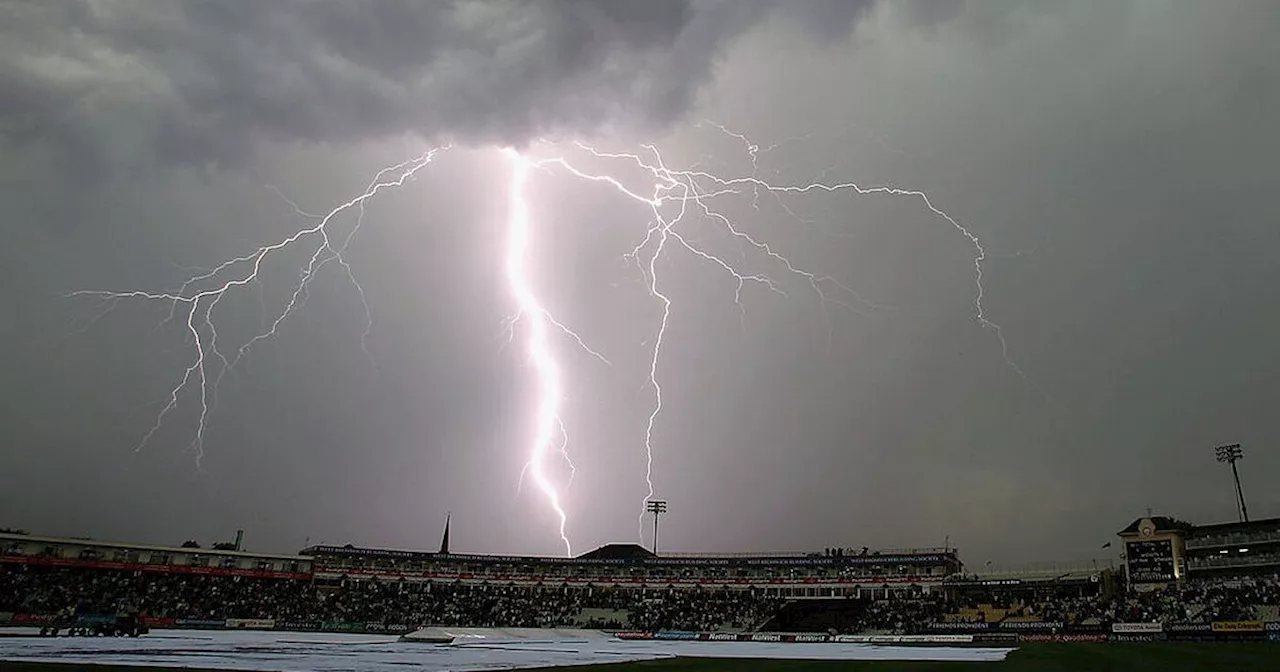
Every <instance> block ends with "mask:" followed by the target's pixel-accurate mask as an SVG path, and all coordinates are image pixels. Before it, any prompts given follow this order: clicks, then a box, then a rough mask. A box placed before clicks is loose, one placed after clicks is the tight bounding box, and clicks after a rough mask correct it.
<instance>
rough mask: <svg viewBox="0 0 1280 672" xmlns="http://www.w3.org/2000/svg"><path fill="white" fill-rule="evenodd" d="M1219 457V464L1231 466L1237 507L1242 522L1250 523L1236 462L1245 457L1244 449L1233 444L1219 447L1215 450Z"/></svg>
mask: <svg viewBox="0 0 1280 672" xmlns="http://www.w3.org/2000/svg"><path fill="white" fill-rule="evenodd" d="M1213 452H1214V454H1215V455H1217V457H1218V461H1219V462H1226V463H1228V464H1230V465H1231V476H1232V477H1233V478H1234V479H1235V481H1236V506H1237V507H1238V508H1239V513H1240V520H1243V521H1244V522H1246V523H1247V522H1249V507H1248V506H1246V505H1245V503H1244V490H1242V489H1240V472H1239V471H1237V470H1236V461H1237V460H1239V459H1241V458H1243V457H1244V449H1243V448H1241V447H1240V444H1238V443H1233V444H1230V445H1226V446H1218V447H1217V448H1214V449H1213Z"/></svg>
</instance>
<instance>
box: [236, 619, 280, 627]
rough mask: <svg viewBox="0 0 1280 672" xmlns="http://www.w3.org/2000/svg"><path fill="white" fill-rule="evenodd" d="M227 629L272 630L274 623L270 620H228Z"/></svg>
mask: <svg viewBox="0 0 1280 672" xmlns="http://www.w3.org/2000/svg"><path fill="white" fill-rule="evenodd" d="M227 627H228V628H231V629H233V630H272V629H274V628H275V627H276V622H275V619H270V618H228V619H227Z"/></svg>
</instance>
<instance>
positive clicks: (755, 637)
mask: <svg viewBox="0 0 1280 672" xmlns="http://www.w3.org/2000/svg"><path fill="white" fill-rule="evenodd" d="M748 641H752V642H781V641H782V635H779V634H777V633H774V632H756V633H753V634H752V635H751V639H750V640H748Z"/></svg>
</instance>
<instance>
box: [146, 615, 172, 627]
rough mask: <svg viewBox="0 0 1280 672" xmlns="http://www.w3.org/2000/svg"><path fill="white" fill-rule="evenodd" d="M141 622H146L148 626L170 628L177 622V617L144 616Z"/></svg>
mask: <svg viewBox="0 0 1280 672" xmlns="http://www.w3.org/2000/svg"><path fill="white" fill-rule="evenodd" d="M142 622H143V623H146V624H147V627H148V628H172V627H174V626H175V625H177V624H178V619H176V618H151V617H146V618H143V619H142Z"/></svg>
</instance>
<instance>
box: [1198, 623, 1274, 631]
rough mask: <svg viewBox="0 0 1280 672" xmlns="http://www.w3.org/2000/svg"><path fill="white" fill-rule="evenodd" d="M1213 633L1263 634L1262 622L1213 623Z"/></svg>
mask: <svg viewBox="0 0 1280 672" xmlns="http://www.w3.org/2000/svg"><path fill="white" fill-rule="evenodd" d="M1211 627H1212V629H1213V631H1214V632H1263V631H1264V630H1265V629H1266V628H1265V626H1264V625H1263V624H1262V621H1214V622H1213V625H1212V626H1211Z"/></svg>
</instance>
